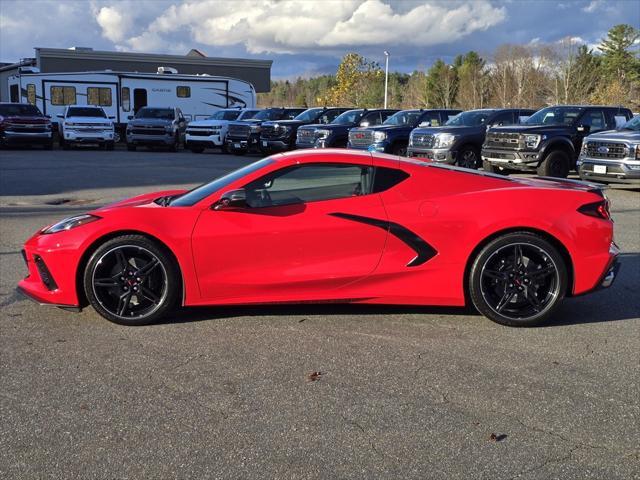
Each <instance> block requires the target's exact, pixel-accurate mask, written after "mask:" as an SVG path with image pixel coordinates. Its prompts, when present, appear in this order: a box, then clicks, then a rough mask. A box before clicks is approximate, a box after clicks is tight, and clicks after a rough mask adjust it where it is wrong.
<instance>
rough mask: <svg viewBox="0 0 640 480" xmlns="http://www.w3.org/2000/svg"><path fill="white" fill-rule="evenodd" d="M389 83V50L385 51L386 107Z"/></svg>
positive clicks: (385, 106)
mask: <svg viewBox="0 0 640 480" xmlns="http://www.w3.org/2000/svg"><path fill="white" fill-rule="evenodd" d="M388 85H389V52H387V51H386V50H385V51H384V108H387V87H388Z"/></svg>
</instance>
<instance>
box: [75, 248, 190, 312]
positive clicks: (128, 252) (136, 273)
mask: <svg viewBox="0 0 640 480" xmlns="http://www.w3.org/2000/svg"><path fill="white" fill-rule="evenodd" d="M83 283H84V291H85V295H86V297H87V299H88V300H89V303H90V304H91V305H92V306H93V308H94V309H95V310H96V311H97V312H98V313H99V314H100V315H102V316H103V317H104V318H106V319H107V320H110V321H112V322H115V323H119V324H122V325H147V324H150V323H153V322H155V321H157V320H158V319H160V318H161V317H162V316H163V315H165V314H166V313H167V312H168V311H169V310H170V309H171V308H173V306H174V305H175V303H176V301H177V299H178V293H179V290H180V288H179V287H180V273H179V270H178V266H177V265H176V262H175V260H174V259H173V258H172V257H171V256H170V255H169V254H168V253H167V252H166V251H165V249H164V248H162V247H161V246H159V245H158V244H157V243H156V242H154V241H152V240H150V239H149V238H147V237H144V236H142V235H122V236H119V237H116V238H113V239H111V240H108V241H107V242H105V243H103V244H102V245H100V247H98V248H97V249H96V251H95V252H94V253H93V254H92V255H91V258H90V259H89V261H88V262H87V266H86V268H85V271H84V278H83Z"/></svg>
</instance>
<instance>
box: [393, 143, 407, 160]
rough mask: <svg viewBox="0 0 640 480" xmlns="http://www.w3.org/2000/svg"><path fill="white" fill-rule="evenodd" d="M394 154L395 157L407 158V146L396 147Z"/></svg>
mask: <svg viewBox="0 0 640 480" xmlns="http://www.w3.org/2000/svg"><path fill="white" fill-rule="evenodd" d="M393 154H394V155H398V156H400V157H406V156H407V146H406V145H402V144H400V145H396V146H395V147H394V148H393Z"/></svg>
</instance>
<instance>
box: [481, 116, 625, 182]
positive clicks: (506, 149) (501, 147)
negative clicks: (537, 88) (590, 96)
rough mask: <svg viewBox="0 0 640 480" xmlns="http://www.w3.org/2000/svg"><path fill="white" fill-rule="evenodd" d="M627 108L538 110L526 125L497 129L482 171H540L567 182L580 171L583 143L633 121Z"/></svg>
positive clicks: (490, 135)
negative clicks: (596, 135)
mask: <svg viewBox="0 0 640 480" xmlns="http://www.w3.org/2000/svg"><path fill="white" fill-rule="evenodd" d="M631 116H632V114H631V110H629V109H628V108H623V107H601V106H588V105H587V106H586V105H557V106H553V107H547V108H543V109H542V110H538V111H537V112H536V113H534V114H533V115H532V116H531V117H529V118H528V119H527V120H526V121H525V122H524V123H523V124H522V125H519V126H511V127H493V128H490V129H489V131H488V132H487V136H486V139H485V142H484V145H483V146H482V167H483V168H484V169H485V170H487V171H490V172H496V173H506V172H507V171H508V170H519V171H537V172H538V174H539V175H543V176H547V177H561V178H564V177H566V176H567V175H568V174H569V171H570V170H573V169H575V168H576V161H577V159H578V155H579V153H580V149H581V148H582V139H583V138H584V137H586V136H587V135H589V134H590V133H595V132H600V131H603V130H611V129H614V128H615V127H616V124H617V123H619V122H621V121H623V120H629V119H630V118H631Z"/></svg>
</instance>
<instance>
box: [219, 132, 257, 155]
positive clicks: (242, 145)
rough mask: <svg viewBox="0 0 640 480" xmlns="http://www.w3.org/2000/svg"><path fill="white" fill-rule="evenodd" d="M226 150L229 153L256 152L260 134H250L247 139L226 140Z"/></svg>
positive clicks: (228, 137)
mask: <svg viewBox="0 0 640 480" xmlns="http://www.w3.org/2000/svg"><path fill="white" fill-rule="evenodd" d="M225 141H226V143H227V150H229V151H230V152H248V151H258V150H259V149H258V145H259V144H260V134H258V133H252V134H251V135H249V138H247V137H242V138H239V137H230V136H229V135H227V138H226V140H225Z"/></svg>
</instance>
